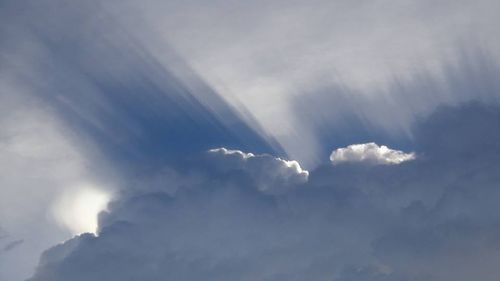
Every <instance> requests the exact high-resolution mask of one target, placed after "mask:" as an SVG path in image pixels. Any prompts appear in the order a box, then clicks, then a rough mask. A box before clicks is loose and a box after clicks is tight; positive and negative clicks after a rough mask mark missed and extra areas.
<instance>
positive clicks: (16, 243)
mask: <svg viewBox="0 0 500 281" xmlns="http://www.w3.org/2000/svg"><path fill="white" fill-rule="evenodd" d="M23 243H24V240H23V239H20V240H16V241H12V242H10V243H9V244H7V245H5V247H3V251H4V252H8V251H12V250H13V249H14V248H16V247H18V246H20V245H21V244H23Z"/></svg>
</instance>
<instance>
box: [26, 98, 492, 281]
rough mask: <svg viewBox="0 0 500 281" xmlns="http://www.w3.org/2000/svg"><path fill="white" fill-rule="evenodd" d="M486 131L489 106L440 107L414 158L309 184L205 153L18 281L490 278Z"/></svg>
mask: <svg viewBox="0 0 500 281" xmlns="http://www.w3.org/2000/svg"><path fill="white" fill-rule="evenodd" d="M498 128H500V107H499V106H497V105H484V104H480V103H468V104H463V105H460V106H457V107H440V108H438V109H437V110H436V111H435V112H434V113H433V114H431V115H430V117H428V118H426V119H423V120H421V121H420V122H419V123H418V124H416V125H415V127H414V129H413V132H414V135H415V136H416V139H415V144H416V153H417V159H416V160H414V161H409V162H405V163H403V164H400V165H371V164H363V163H350V164H349V163H347V164H342V165H335V166H333V165H330V164H324V165H322V166H320V167H318V168H316V169H315V170H313V171H310V173H309V178H308V181H307V182H304V181H296V180H283V179H280V177H286V178H287V179H288V178H290V177H289V170H287V169H288V168H287V167H285V166H286V165H283V163H284V162H277V161H279V160H278V159H276V158H273V157H270V156H265V157H264V158H258V161H257V162H258V167H267V168H266V169H262V168H260V169H259V168H256V167H255V166H254V162H252V163H250V162H248V159H246V158H245V157H244V156H243V154H242V155H240V156H237V155H236V156H235V155H232V156H231V157H227V156H224V155H214V153H206V154H203V155H201V156H200V157H198V158H195V159H191V161H192V163H191V164H190V167H191V168H190V169H189V170H187V169H177V168H176V167H175V166H171V167H169V168H166V169H165V170H164V171H163V174H162V175H161V176H160V177H159V178H160V179H161V180H160V181H158V180H157V181H152V182H154V184H153V183H152V182H146V183H141V184H138V185H137V186H136V187H132V188H130V189H128V190H126V192H125V191H124V192H123V194H122V196H121V197H119V198H117V199H116V200H115V201H114V202H112V203H111V204H110V206H109V210H108V212H106V213H102V214H101V216H100V231H99V235H98V236H97V237H96V236H94V235H90V234H83V235H80V236H78V237H75V238H73V239H71V240H69V241H67V242H65V243H64V244H61V245H58V246H55V247H54V248H52V249H49V250H47V251H46V252H45V254H44V255H43V256H42V258H41V261H40V264H39V266H38V269H37V271H36V273H35V275H34V276H33V277H32V278H31V279H29V281H49V280H50V281H59V280H60V281H77V280H82V281H83V280H86V281H88V280H96V281H98V280H103V281H104V280H106V281H114V280H120V281H127V280H130V281H132V280H141V281H148V280H151V281H153V280H155V281H157V280H190V281H194V280H204V281H207V280H252V281H254V280H287V281H290V280H336V281H366V280H370V281H396V280H398V281H406V280H408V281H409V280H412V281H416V280H425V281H433V280H436V281H438V280H439V281H443V280H445V281H448V280H449V281H461V280H463V281H470V280H482V281H496V280H497V279H498V275H499V274H500V270H499V269H498V266H497V265H498V264H499V262H500V247H499V245H500V238H499V237H500V213H499V212H498V203H499V202H500V131H499V130H498ZM252 161H253V160H252ZM257 162H255V163H257ZM284 171H285V172H284ZM261 174H265V175H264V176H262V175H261ZM263 181H272V182H273V186H272V187H271V188H274V187H276V188H279V190H280V192H276V193H273V192H268V190H267V191H262V189H260V188H259V185H261V184H262V183H263Z"/></svg>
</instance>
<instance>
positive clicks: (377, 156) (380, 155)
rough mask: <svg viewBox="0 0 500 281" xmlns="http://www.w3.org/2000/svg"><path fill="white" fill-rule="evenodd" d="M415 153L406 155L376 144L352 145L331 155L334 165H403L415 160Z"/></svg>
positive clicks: (336, 150) (338, 149)
mask: <svg viewBox="0 0 500 281" xmlns="http://www.w3.org/2000/svg"><path fill="white" fill-rule="evenodd" d="M414 159H415V153H405V152H403V151H401V150H394V149H390V148H388V147H387V146H385V145H382V146H379V145H378V144H376V143H374V142H369V143H362V144H351V145H349V146H347V147H343V148H337V149H335V150H334V151H333V152H332V154H330V161H332V162H333V164H340V163H352V162H361V163H368V164H382V165H387V164H389V165H390V164H401V163H403V162H406V161H410V160H414Z"/></svg>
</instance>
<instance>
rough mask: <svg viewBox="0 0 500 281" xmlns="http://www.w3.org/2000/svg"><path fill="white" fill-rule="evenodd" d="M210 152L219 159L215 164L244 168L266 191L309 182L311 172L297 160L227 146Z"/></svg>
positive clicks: (236, 168)
mask: <svg viewBox="0 0 500 281" xmlns="http://www.w3.org/2000/svg"><path fill="white" fill-rule="evenodd" d="M208 153H209V154H210V155H211V156H212V158H214V159H216V160H218V161H217V162H215V164H216V165H217V166H218V167H219V168H220V169H222V170H225V171H235V170H242V171H245V172H247V173H248V174H249V176H250V178H251V179H252V180H255V184H256V186H257V188H258V189H259V190H261V191H266V192H277V191H279V190H280V189H283V188H286V187H291V186H296V185H299V184H303V183H305V182H307V178H308V176H309V172H308V171H307V170H304V169H302V168H301V167H300V164H299V163H298V162H297V161H293V160H292V161H289V160H283V159H281V158H277V157H273V156H270V155H265V154H264V155H254V154H252V153H244V152H242V151H239V150H229V149H226V148H216V149H211V150H209V151H208Z"/></svg>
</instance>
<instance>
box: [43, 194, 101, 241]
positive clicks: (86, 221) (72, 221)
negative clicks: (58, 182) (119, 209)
mask: <svg viewBox="0 0 500 281" xmlns="http://www.w3.org/2000/svg"><path fill="white" fill-rule="evenodd" d="M110 198H111V194H110V193H109V192H106V191H104V190H102V189H100V188H98V187H96V186H94V185H92V184H80V185H77V186H76V187H75V188H71V190H70V191H67V192H65V193H63V194H62V195H61V196H60V197H59V198H58V199H57V200H56V202H55V204H54V206H53V208H52V215H53V216H54V218H55V219H56V221H57V222H58V223H59V224H60V225H61V226H64V227H66V228H67V229H68V230H69V231H71V233H72V234H75V235H76V234H81V233H86V232H89V233H94V234H96V232H97V216H98V214H99V213H100V212H101V211H103V210H105V209H106V206H107V204H108V202H109V201H110Z"/></svg>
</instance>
